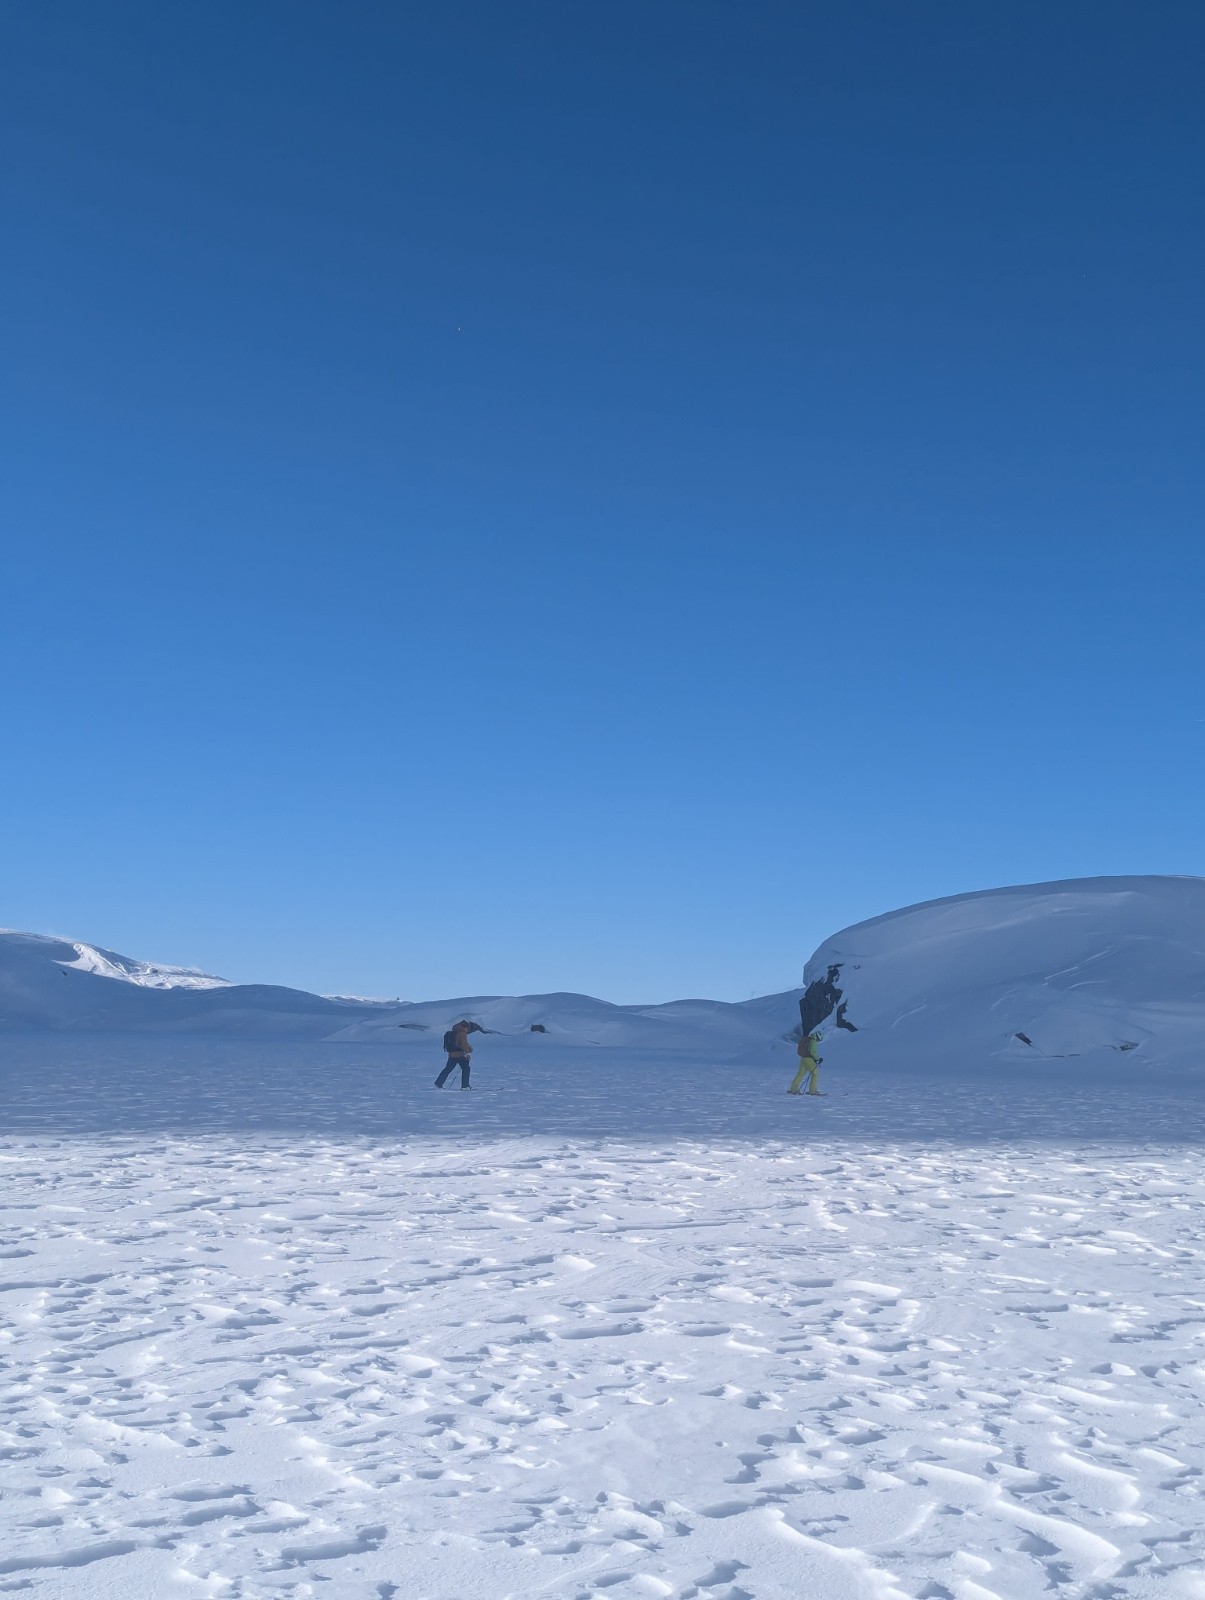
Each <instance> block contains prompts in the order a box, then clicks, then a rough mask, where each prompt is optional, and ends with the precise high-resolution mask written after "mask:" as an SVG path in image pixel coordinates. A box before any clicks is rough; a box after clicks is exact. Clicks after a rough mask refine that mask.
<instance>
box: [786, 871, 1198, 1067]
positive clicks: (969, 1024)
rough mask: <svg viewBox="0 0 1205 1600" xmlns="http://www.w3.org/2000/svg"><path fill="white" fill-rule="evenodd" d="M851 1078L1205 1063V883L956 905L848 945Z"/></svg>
mask: <svg viewBox="0 0 1205 1600" xmlns="http://www.w3.org/2000/svg"><path fill="white" fill-rule="evenodd" d="M832 966H837V967H839V968H840V973H839V975H838V977H837V982H838V984H839V985H840V986H841V987H842V989H843V990H844V994H845V998H846V1000H847V1002H848V1016H849V1020H850V1021H851V1022H853V1023H855V1024H856V1025H857V1027H858V1029H859V1031H858V1033H856V1034H837V1035H835V1036H834V1037H833V1038H832V1039H830V1040H829V1041H828V1043H827V1044H826V1047H825V1051H826V1055H829V1054H831V1055H832V1057H833V1058H834V1059H835V1058H837V1057H840V1059H842V1060H843V1061H845V1062H847V1063H849V1064H850V1065H853V1064H855V1063H859V1064H865V1065H866V1066H875V1067H891V1066H910V1065H915V1064H921V1063H923V1064H925V1065H931V1066H939V1067H942V1066H958V1065H967V1064H974V1063H976V1062H983V1061H985V1060H990V1059H992V1058H997V1059H999V1060H1001V1061H1002V1062H1005V1063H1008V1062H1014V1061H1015V1062H1026V1061H1028V1062H1036V1061H1040V1060H1042V1059H1043V1058H1045V1059H1064V1058H1069V1057H1074V1058H1084V1059H1085V1061H1087V1062H1089V1063H1090V1062H1091V1061H1093V1060H1095V1061H1097V1062H1098V1063H1100V1064H1102V1065H1103V1064H1104V1063H1105V1062H1106V1061H1111V1062H1112V1063H1114V1064H1115V1063H1116V1062H1117V1061H1118V1060H1119V1058H1120V1057H1122V1056H1128V1058H1129V1059H1130V1060H1131V1061H1134V1062H1143V1063H1147V1064H1159V1065H1183V1066H1187V1065H1195V1064H1196V1063H1197V1062H1198V1061H1199V1060H1200V1059H1201V1058H1202V1057H1203V1056H1205V879H1202V878H1188V877H1125V878H1122V877H1118V878H1082V879H1075V880H1071V881H1069V882H1062V883H1039V884H1029V885H1023V886H1021V887H1018V888H1010V889H993V890H989V891H986V892H984V893H980V894H965V895H955V896H953V897H951V898H949V899H944V900H931V901H927V902H925V903H924V904H922V905H916V906H907V907H905V908H904V909H903V910H901V911H892V912H889V913H888V914H887V915H886V916H881V917H874V918H872V919H871V920H870V921H869V922H860V923H857V924H856V925H855V926H853V927H851V928H845V929H843V930H842V932H840V933H837V934H834V935H833V937H832V938H830V939H826V940H825V942H824V943H823V944H822V945H821V946H820V948H819V949H818V950H817V951H816V953H815V955H813V957H812V958H811V960H810V961H809V962H808V965H807V969H806V972H805V974H804V980H805V982H808V983H810V982H812V981H813V980H814V979H816V978H822V977H823V976H824V975H825V973H826V972H827V971H828V969H829V968H830V967H832Z"/></svg>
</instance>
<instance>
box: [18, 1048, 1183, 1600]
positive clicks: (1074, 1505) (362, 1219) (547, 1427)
mask: <svg viewBox="0 0 1205 1600" xmlns="http://www.w3.org/2000/svg"><path fill="white" fill-rule="evenodd" d="M437 1046H438V1041H434V1042H433V1041H431V1040H429V1039H423V1038H421V1037H415V1036H410V1037H409V1038H404V1039H402V1040H401V1042H400V1043H398V1044H396V1045H394V1044H391V1045H389V1046H385V1045H380V1044H372V1043H345V1044H321V1045H320V1044H308V1043H304V1042H302V1043H295V1042H294V1043H289V1042H280V1043H276V1044H269V1043H258V1044H257V1043H247V1042H244V1041H209V1040H195V1039H169V1040H164V1039H147V1038H142V1039H122V1038H117V1037H115V1036H112V1035H110V1036H108V1037H104V1038H98V1039H89V1038H85V1037H82V1036H63V1035H58V1036H48V1035H45V1034H43V1035H41V1036H36V1037H35V1036H16V1035H12V1036H10V1037H9V1038H8V1040H7V1041H6V1042H5V1045H4V1049H3V1051H2V1052H0V1061H2V1062H3V1067H2V1068H0V1093H2V1094H3V1098H4V1104H5V1107H6V1113H5V1126H6V1132H5V1133H4V1134H3V1136H0V1174H2V1177H3V1181H2V1183H0V1201H2V1204H3V1212H2V1215H0V1240H2V1241H3V1242H2V1244H0V1305H2V1306H3V1308H4V1314H5V1319H6V1321H5V1328H6V1332H5V1334H4V1343H3V1347H2V1354H3V1360H4V1363H5V1368H6V1380H7V1381H6V1384H5V1386H4V1388H3V1390H2V1391H0V1452H2V1453H3V1456H4V1474H3V1488H4V1492H3V1496H2V1498H0V1592H3V1591H8V1590H12V1591H15V1592H20V1593H22V1594H29V1595H30V1596H33V1597H39V1596H45V1597H46V1600H101V1597H102V1596H121V1597H122V1600H162V1597H163V1596H166V1595H171V1594H175V1593H177V1592H179V1593H181V1594H185V1595H187V1594H195V1595H202V1596H213V1597H219V1596H232V1597H237V1600H268V1597H281V1596H285V1597H289V1600H300V1597H313V1596H321V1595H330V1596H332V1597H336V1600H390V1597H392V1600H453V1597H455V1600H504V1597H514V1600H528V1597H533V1596H538V1597H542V1600H646V1597H648V1596H664V1597H669V1600H801V1597H803V1600H811V1597H816V1600H902V1597H910V1600H921V1597H929V1600H946V1597H954V1600H991V1597H993V1596H994V1597H998V1600H1031V1597H1032V1600H1038V1597H1039V1596H1040V1597H1043V1600H1046V1597H1048V1596H1051V1595H1056V1596H1066V1597H1068V1600H1071V1597H1075V1600H1085V1597H1087V1600H1119V1597H1124V1600H1131V1597H1133V1600H1142V1597H1146V1596H1150V1597H1159V1600H1182V1597H1199V1596H1201V1595H1203V1594H1205V1495H1203V1492H1202V1489H1203V1485H1205V1478H1203V1476H1202V1460H1203V1447H1205V1405H1203V1402H1205V1342H1203V1340H1205V1288H1203V1285H1205V1176H1203V1168H1202V1162H1201V1154H1202V1151H1201V1137H1202V1132H1203V1118H1202V1111H1203V1109H1205V1102H1203V1099H1202V1089H1201V1079H1200V1078H1199V1077H1193V1076H1190V1075H1185V1074H1176V1073H1171V1072H1165V1073H1161V1072H1159V1071H1157V1070H1155V1069H1151V1070H1150V1071H1149V1072H1148V1073H1147V1074H1146V1077H1145V1079H1144V1090H1143V1093H1142V1096H1141V1098H1137V1097H1134V1096H1132V1095H1125V1094H1123V1093H1121V1092H1119V1091H1120V1089H1121V1086H1122V1084H1123V1082H1124V1076H1123V1074H1124V1072H1125V1070H1126V1066H1125V1062H1124V1061H1116V1060H1115V1062H1114V1065H1113V1067H1112V1069H1111V1072H1112V1075H1111V1076H1110V1074H1109V1072H1103V1073H1102V1074H1101V1075H1099V1076H1094V1077H1093V1078H1092V1079H1090V1080H1088V1081H1085V1079H1084V1077H1083V1075H1082V1074H1080V1073H1077V1072H1076V1071H1075V1070H1074V1068H1072V1067H1069V1066H1068V1065H1066V1064H1063V1063H1057V1062H1056V1063H1050V1062H1045V1063H1041V1064H1040V1066H1039V1067H1038V1068H1034V1069H1029V1068H1027V1067H1026V1065H1025V1064H1020V1065H1018V1066H1016V1067H1015V1068H1013V1069H1010V1072H1009V1074H1008V1076H1007V1080H1005V1078H1004V1075H1001V1076H1000V1077H998V1078H996V1079H995V1080H988V1079H985V1078H984V1075H983V1073H982V1071H981V1070H979V1069H975V1070H973V1071H971V1072H968V1073H964V1074H962V1075H961V1076H960V1075H957V1074H953V1073H947V1074H946V1075H944V1076H943V1077H941V1078H930V1077H928V1076H926V1075H924V1074H923V1072H921V1071H919V1070H917V1069H916V1067H915V1066H914V1067H913V1068H912V1070H910V1071H909V1072H900V1071H898V1070H897V1071H895V1072H893V1073H891V1074H884V1073H877V1072H874V1071H872V1070H871V1071H864V1072H861V1073H858V1074H853V1073H845V1074H843V1073H840V1072H838V1071H835V1070H834V1071H832V1072H831V1073H828V1081H829V1087H830V1088H831V1091H832V1092H831V1095H830V1097H829V1098H828V1099H825V1100H813V1101H807V1100H806V1099H788V1098H787V1096H786V1095H785V1094H784V1093H783V1089H784V1087H785V1081H784V1077H783V1074H782V1072H781V1070H775V1069H774V1068H772V1067H770V1066H760V1067H756V1066H749V1067H747V1068H744V1069H741V1070H740V1071H734V1070H733V1068H732V1067H731V1066H730V1065H726V1064H721V1063H701V1064H700V1063H699V1062H698V1061H692V1060H691V1059H690V1057H689V1055H686V1054H682V1055H675V1054H674V1053H672V1052H666V1053H662V1054H661V1055H659V1056H649V1055H640V1054H638V1053H635V1052H631V1051H628V1050H623V1049H608V1048H606V1047H603V1048H597V1047H596V1048H587V1047H581V1048H573V1047H569V1046H564V1045H559V1044H557V1043H556V1042H555V1041H549V1040H547V1039H541V1038H539V1037H536V1038H534V1039H528V1040H525V1041H524V1040H505V1039H500V1038H497V1039H490V1038H487V1039H486V1040H485V1041H483V1042H482V1044H481V1046H480V1048H479V1050H478V1053H477V1056H476V1058H475V1066H474V1076H475V1079H476V1081H477V1084H478V1087H477V1088H476V1089H475V1090H474V1092H473V1093H471V1094H462V1093H460V1092H459V1091H445V1092H443V1093H436V1092H435V1090H434V1089H433V1088H432V1086H431V1079H432V1077H433V1075H434V1069H435V1067H436V1065H437V1064H438V1061H439V1059H440V1056H439V1051H438V1047H437ZM897 1065H898V1064H897Z"/></svg>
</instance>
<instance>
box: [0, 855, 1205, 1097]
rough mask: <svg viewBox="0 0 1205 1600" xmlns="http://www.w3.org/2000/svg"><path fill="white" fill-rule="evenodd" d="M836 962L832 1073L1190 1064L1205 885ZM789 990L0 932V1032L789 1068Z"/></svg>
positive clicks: (1201, 1032) (1066, 907)
mask: <svg viewBox="0 0 1205 1600" xmlns="http://www.w3.org/2000/svg"><path fill="white" fill-rule="evenodd" d="M832 966H836V967H839V968H840V972H839V975H838V982H839V983H840V984H841V985H842V987H843V989H844V993H845V996H846V999H847V1001H848V1016H849V1019H850V1020H851V1021H852V1022H854V1023H855V1024H856V1025H857V1027H858V1030H859V1031H858V1032H857V1033H855V1034H849V1033H838V1034H837V1035H836V1036H835V1037H833V1038H831V1039H830V1040H828V1041H827V1042H826V1043H825V1046H824V1055H825V1058H826V1061H827V1062H828V1064H829V1065H830V1066H831V1067H837V1066H838V1065H839V1064H842V1063H844V1064H847V1065H848V1066H850V1067H857V1066H866V1067H876V1068H886V1069H895V1068H899V1069H904V1070H907V1069H910V1068H914V1067H917V1066H934V1067H975V1066H995V1067H997V1068H1000V1067H1003V1068H1005V1069H1007V1067H1008V1066H1009V1064H1010V1063H1018V1064H1019V1063H1026V1062H1028V1063H1031V1064H1033V1063H1040V1062H1041V1061H1043V1060H1053V1059H1063V1058H1076V1059H1077V1060H1078V1061H1079V1062H1080V1064H1081V1065H1083V1066H1087V1067H1089V1068H1091V1066H1092V1064H1093V1063H1094V1062H1095V1063H1098V1064H1100V1065H1102V1066H1103V1065H1106V1064H1108V1065H1110V1066H1113V1067H1116V1066H1118V1065H1119V1064H1122V1063H1124V1062H1127V1061H1128V1062H1130V1063H1133V1064H1135V1065H1138V1064H1143V1065H1148V1064H1149V1065H1168V1066H1195V1065H1196V1064H1197V1063H1198V1061H1199V1062H1200V1064H1201V1065H1202V1067H1205V879H1202V878H1168V877H1142V878H1138V877H1133V878H1087V879H1080V880H1073V881H1071V882H1066V883H1045V884H1032V885H1028V886H1025V887H1020V888H1010V889H994V890H989V891H987V892H984V893H980V894H967V895H957V896H955V897H953V898H951V899H946V900H933V901H929V902H927V903H925V904H923V905H917V906H908V907H906V908H905V909H903V910H901V911H893V912H889V913H888V914H887V915H886V916H882V917H875V918H873V919H872V920H871V921H869V922H861V923H858V924H857V925H856V926H854V927H851V928H846V929H844V930H843V931H842V932H840V933H837V934H834V935H833V936H832V938H830V939H827V940H825V942H824V943H823V944H822V945H821V946H820V948H819V949H818V950H817V951H816V953H815V955H814V956H813V957H812V958H811V960H810V961H809V963H808V966H807V971H806V974H805V981H807V982H810V981H811V980H812V979H814V978H816V977H820V976H823V975H824V974H825V973H826V972H827V971H828V969H829V968H830V967H832ZM799 992H800V991H798V990H794V991H788V992H787V993H785V994H776V995H767V996H765V997H764V998H761V999H757V1000H749V1001H745V1002H744V1003H742V1004H736V1005H733V1004H728V1003H726V1002H724V1001H719V1000H677V1001H672V1002H670V1003H668V1004H665V1005H646V1006H641V1005H635V1006H617V1005H611V1004H609V1003H608V1002H607V1001H605V1000H597V999H594V998H592V997H591V996H589V995H581V994H539V995H522V996H517V997H516V996H491V995H467V996H458V997H453V998H451V999H448V1000H431V1001H422V1002H418V1003H408V1004H402V1003H400V1002H390V1001H379V1000H367V999H356V998H332V997H330V996H324V995H315V994H308V993H306V992H305V991H303V990H299V989H285V988H279V987H276V986H273V985H262V984H261V985H256V984H230V983H227V982H226V981H225V980H223V979H221V978H214V977H210V976H209V975H208V974H205V973H198V972H193V971H189V970H186V969H181V968H176V967H167V966H163V965H161V964H154V963H150V962H145V961H134V960H132V959H130V958H129V957H127V956H121V955H117V954H116V953H115V952H113V951H110V950H105V949H101V948H100V947H98V946H95V945H87V944H80V943H75V942H71V941H66V940H60V939H47V938H42V937H39V936H36V935H33V934H23V933H0V1028H10V1029H12V1028H35V1029H43V1028H49V1029H58V1030H63V1029H69V1030H72V1031H79V1032H118V1031H122V1032H155V1033H177V1034H198V1035H214V1034H218V1035H224V1036H227V1037H248V1038H268V1037H294V1038H306V1039H315V1040H319V1039H325V1040H338V1041H342V1042H349V1043H365V1044H367V1043H373V1042H375V1043H388V1044H392V1045H397V1046H408V1045H410V1046H415V1047H419V1046H421V1047H422V1049H423V1050H424V1051H425V1050H435V1051H438V1047H439V1039H440V1036H441V1035H442V1033H443V1031H444V1029H445V1028H447V1027H449V1026H450V1025H451V1024H452V1023H453V1022H455V1021H457V1020H458V1019H459V1018H460V1017H472V1018H474V1019H475V1020H476V1021H478V1022H480V1023H481V1024H482V1026H483V1027H485V1028H486V1029H488V1030H490V1031H491V1032H495V1033H497V1034H499V1035H502V1036H505V1037H506V1038H507V1040H508V1042H509V1048H510V1049H511V1050H512V1052H513V1051H514V1050H515V1049H519V1050H521V1051H522V1052H524V1053H527V1052H534V1053H536V1054H547V1052H548V1051H549V1050H555V1049H556V1048H558V1047H562V1046H569V1045H573V1046H578V1045H582V1046H604V1047H611V1048H619V1049H624V1050H630V1051H638V1052H647V1051H678V1052H685V1053H687V1054H688V1055H690V1056H693V1057H694V1058H696V1059H699V1060H725V1061H731V1062H753V1061H766V1060H775V1059H778V1060H779V1061H781V1064H782V1065H783V1067H784V1068H786V1067H787V1066H789V1064H790V1062H791V1058H792V1057H793V1054H794V1047H793V1045H792V1043H791V1042H790V1039H789V1037H788V1035H789V1034H790V1032H791V1030H792V1029H793V1028H794V1027H795V1026H796V1024H797V1023H798V1020H799V1017H798V1010H797V1002H798V996H799Z"/></svg>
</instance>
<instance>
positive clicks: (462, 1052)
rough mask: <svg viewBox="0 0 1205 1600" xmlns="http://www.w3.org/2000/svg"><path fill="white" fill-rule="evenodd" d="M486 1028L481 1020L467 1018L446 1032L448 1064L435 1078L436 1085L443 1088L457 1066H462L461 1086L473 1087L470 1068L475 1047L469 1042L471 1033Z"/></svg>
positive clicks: (482, 1030)
mask: <svg viewBox="0 0 1205 1600" xmlns="http://www.w3.org/2000/svg"><path fill="white" fill-rule="evenodd" d="M484 1032H485V1029H484V1028H483V1027H482V1026H481V1024H480V1023H479V1022H470V1021H469V1020H468V1019H467V1018H466V1019H465V1020H464V1021H463V1022H457V1023H454V1024H453V1026H452V1027H450V1028H449V1029H448V1031H447V1033H445V1034H444V1049H445V1050H446V1051H447V1052H448V1064H447V1066H446V1067H445V1068H444V1069H443V1071H442V1072H441V1073H440V1075H439V1077H438V1078H436V1080H435V1087H436V1088H437V1089H442V1088H443V1086H444V1084H445V1083H447V1081H448V1078H449V1077H450V1076H451V1074H452V1072H453V1071H454V1070H455V1068H457V1067H459V1068H460V1087H461V1088H462V1089H471V1088H472V1087H473V1086H472V1084H471V1083H470V1082H469V1068H470V1067H471V1066H472V1055H473V1047H472V1045H471V1044H470V1043H469V1034H470V1033H484Z"/></svg>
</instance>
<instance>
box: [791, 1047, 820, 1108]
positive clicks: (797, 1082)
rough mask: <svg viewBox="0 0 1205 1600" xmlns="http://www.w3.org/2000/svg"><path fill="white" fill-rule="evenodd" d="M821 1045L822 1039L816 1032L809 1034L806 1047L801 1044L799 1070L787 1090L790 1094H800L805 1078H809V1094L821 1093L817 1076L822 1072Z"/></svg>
mask: <svg viewBox="0 0 1205 1600" xmlns="http://www.w3.org/2000/svg"><path fill="white" fill-rule="evenodd" d="M819 1046H820V1040H819V1039H817V1037H816V1035H815V1034H814V1033H813V1034H811V1035H810V1036H809V1038H808V1042H807V1047H806V1049H804V1047H803V1046H802V1045H801V1046H800V1055H799V1071H798V1072H797V1073H796V1074H795V1076H794V1078H793V1079H792V1080H791V1087H790V1088H789V1089H788V1090H787V1093H788V1094H798V1093H799V1091H800V1089H801V1088H802V1087H803V1080H804V1079H805V1078H806V1079H807V1080H808V1087H807V1092H808V1094H818V1093H819V1091H818V1090H817V1088H816V1078H817V1075H818V1074H819V1072H820V1055H819Z"/></svg>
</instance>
